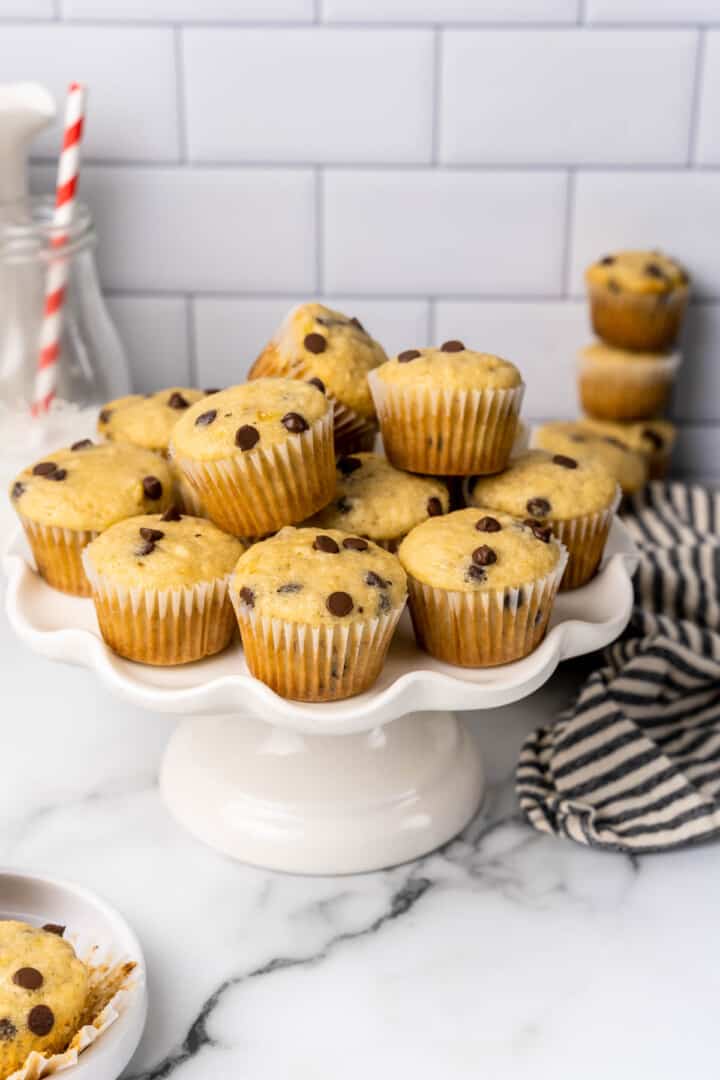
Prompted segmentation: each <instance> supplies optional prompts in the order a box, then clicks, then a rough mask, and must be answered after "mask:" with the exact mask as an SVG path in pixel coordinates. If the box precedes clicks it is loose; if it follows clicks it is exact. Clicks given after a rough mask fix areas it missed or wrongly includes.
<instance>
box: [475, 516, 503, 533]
mask: <svg viewBox="0 0 720 1080" xmlns="http://www.w3.org/2000/svg"><path fill="white" fill-rule="evenodd" d="M475 528H476V529H477V531H478V532H500V530H501V529H502V525H501V524H500V522H499V521H498V519H497V518H494V517H481V518H480V520H479V521H476V522H475Z"/></svg>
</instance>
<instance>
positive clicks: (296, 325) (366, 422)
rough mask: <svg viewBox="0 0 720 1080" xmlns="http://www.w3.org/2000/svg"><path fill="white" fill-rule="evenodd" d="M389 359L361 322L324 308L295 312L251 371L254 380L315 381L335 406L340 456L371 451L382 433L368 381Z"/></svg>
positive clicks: (307, 307) (307, 306)
mask: <svg viewBox="0 0 720 1080" xmlns="http://www.w3.org/2000/svg"><path fill="white" fill-rule="evenodd" d="M386 360H387V356H386V355H385V351H384V349H383V348H382V346H381V345H380V344H378V342H377V341H375V340H374V339H373V338H372V337H370V335H369V334H368V333H367V331H366V330H365V328H364V327H363V325H362V323H360V322H359V320H358V319H355V318H348V316H347V315H343V314H342V312H340V311H333V310H332V309H331V308H328V307H325V306H324V305H323V304H301V305H300V306H299V307H296V308H293V310H292V311H291V312H290V313H289V314H288V316H287V318H286V319H285V321H284V322H283V324H282V326H281V327H280V329H279V330H278V331H277V333H276V334H275V335H274V337H273V338H272V340H271V341H270V343H269V344H268V345H267V346H266V347H265V348H264V349H263V351H262V353H261V354H260V356H259V357H258V358H257V360H256V361H255V363H254V365H253V367H252V368H251V370H250V378H251V379H257V378H260V377H263V376H268V375H282V376H285V377H287V378H292V379H304V380H312V381H313V382H315V384H316V385H317V386H318V387H320V388H321V389H323V390H324V391H325V392H326V393H327V395H328V398H329V399H330V400H331V402H332V404H333V410H334V431H335V449H336V453H338V454H350V453H355V452H356V451H358V450H372V448H373V444H374V442H375V435H376V433H377V422H376V419H375V408H374V406H373V401H372V397H371V395H370V390H369V388H368V382H367V376H368V373H369V372H370V371H372V370H373V368H376V367H378V366H379V365H380V364H383V363H385V361H386Z"/></svg>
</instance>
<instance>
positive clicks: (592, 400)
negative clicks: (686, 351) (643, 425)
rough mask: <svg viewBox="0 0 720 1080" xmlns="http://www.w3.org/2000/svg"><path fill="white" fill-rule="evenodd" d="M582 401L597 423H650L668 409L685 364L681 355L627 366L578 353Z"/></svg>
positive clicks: (673, 354)
mask: <svg viewBox="0 0 720 1080" xmlns="http://www.w3.org/2000/svg"><path fill="white" fill-rule="evenodd" d="M578 359H579V366H578V379H579V386H580V402H581V404H582V407H583V409H584V411H585V412H586V413H587V414H588V416H593V417H595V418H596V419H598V420H647V419H651V418H652V417H654V416H658V415H660V414H661V413H662V412H663V411H664V410H665V408H666V406H667V403H668V400H669V398H670V394H671V392H672V388H673V383H674V381H675V376H676V375H677V371H678V368H679V367H680V363H681V361H682V357H681V354H680V353H679V352H674V353H668V354H667V355H665V356H656V357H654V358H653V359H648V358H647V357H643V358H642V359H637V360H633V359H632V358H628V360H627V361H626V362H625V363H616V362H608V363H603V361H602V360H600V361H598V360H589V359H588V358H587V357H586V356H585V355H584V354H583V353H580V354H579V357H578Z"/></svg>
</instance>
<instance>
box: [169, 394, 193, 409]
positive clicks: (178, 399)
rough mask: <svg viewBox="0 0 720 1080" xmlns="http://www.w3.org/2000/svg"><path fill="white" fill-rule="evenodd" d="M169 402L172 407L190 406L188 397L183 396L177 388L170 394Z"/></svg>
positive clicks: (185, 407)
mask: <svg viewBox="0 0 720 1080" xmlns="http://www.w3.org/2000/svg"><path fill="white" fill-rule="evenodd" d="M167 403H168V405H169V406H170V408H171V409H187V408H189V406H190V402H189V401H188V399H187V398H185V397H183V395H182V394H181V393H179V391H177V390H175V391H174V392H173V393H172V394H171V395H170V397H169V398H168V399H167Z"/></svg>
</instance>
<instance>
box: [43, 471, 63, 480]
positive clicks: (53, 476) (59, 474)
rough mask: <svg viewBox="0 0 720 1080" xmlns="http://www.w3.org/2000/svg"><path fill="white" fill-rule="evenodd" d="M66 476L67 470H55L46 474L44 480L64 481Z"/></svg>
mask: <svg viewBox="0 0 720 1080" xmlns="http://www.w3.org/2000/svg"><path fill="white" fill-rule="evenodd" d="M66 476H67V469H56V470H55V472H51V473H48V475H47V476H46V477H45V479H46V480H57V481H58V482H59V481H60V480H64V479H65V477H66Z"/></svg>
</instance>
